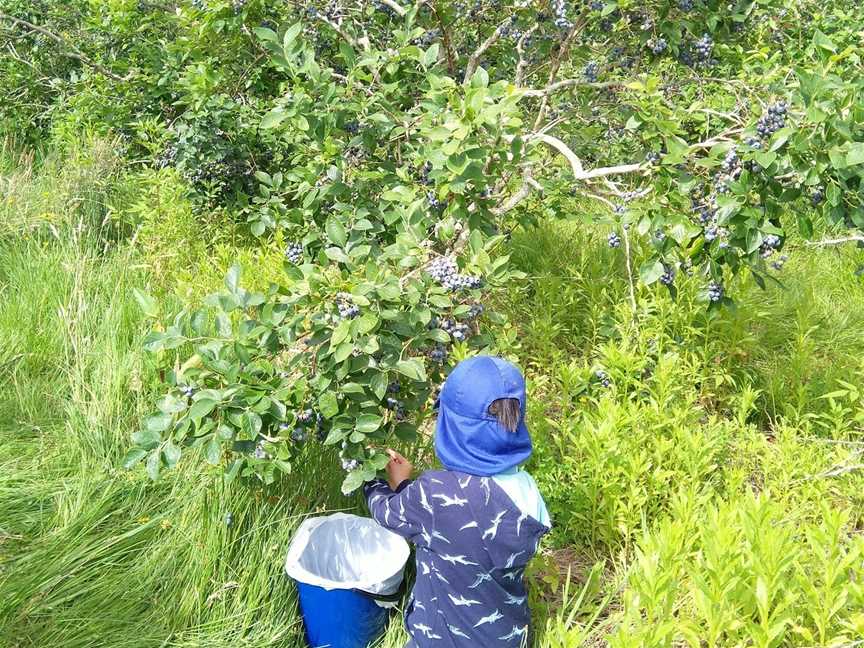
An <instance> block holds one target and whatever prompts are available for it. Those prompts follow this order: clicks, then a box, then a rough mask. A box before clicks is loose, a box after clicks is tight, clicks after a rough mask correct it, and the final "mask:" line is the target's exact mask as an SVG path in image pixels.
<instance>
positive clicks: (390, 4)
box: [380, 0, 408, 17]
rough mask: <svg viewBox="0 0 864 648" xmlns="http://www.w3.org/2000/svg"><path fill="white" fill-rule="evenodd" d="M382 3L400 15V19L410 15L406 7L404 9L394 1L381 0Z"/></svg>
mask: <svg viewBox="0 0 864 648" xmlns="http://www.w3.org/2000/svg"><path fill="white" fill-rule="evenodd" d="M380 2H381V4H385V5H387V6H388V7H390V8H391V9H392V10H393V11H395V12H396V13H397V14H399V16H400V17H404V16H405V14H406V13H408V10H407V9H405V7H403V6H402V5H400V4H399V3H397V2H394V1H393V0H380Z"/></svg>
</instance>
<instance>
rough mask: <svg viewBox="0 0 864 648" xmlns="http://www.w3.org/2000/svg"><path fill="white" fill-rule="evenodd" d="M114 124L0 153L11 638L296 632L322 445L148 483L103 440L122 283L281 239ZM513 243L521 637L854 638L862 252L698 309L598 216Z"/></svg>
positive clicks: (0, 321)
mask: <svg viewBox="0 0 864 648" xmlns="http://www.w3.org/2000/svg"><path fill="white" fill-rule="evenodd" d="M111 151H112V147H111V146H110V145H106V144H104V143H92V144H88V145H86V146H82V148H81V149H80V150H78V151H74V152H72V153H71V154H68V153H67V154H66V155H63V156H60V155H59V154H57V153H47V154H45V155H41V156H24V157H22V156H20V155H17V154H16V155H13V154H12V153H11V152H10V151H9V150H6V151H5V153H4V154H3V155H0V174H2V178H3V182H4V183H6V185H5V186H6V187H7V189H8V191H7V194H6V195H7V198H6V200H5V201H4V202H3V203H2V205H0V217H2V225H0V437H2V444H0V644H2V645H9V646H16V647H21V648H24V647H27V648H30V647H34V648H35V647H37V646H38V647H39V648H44V647H52V648H53V647H64V648H65V647H69V648H72V647H75V648H78V647H82V646H94V647H95V646H107V645H110V646H136V647H137V646H140V647H142V648H144V647H149V646H184V647H186V646H188V647H192V646H226V647H227V646H288V647H291V646H297V647H299V646H302V645H303V643H302V627H301V623H300V620H299V617H298V614H297V609H296V599H295V593H294V590H293V587H292V585H291V584H290V583H289V582H288V581H287V580H286V578H285V577H284V576H283V574H282V561H283V559H284V553H285V549H286V548H287V545H288V543H289V540H290V538H291V536H292V534H293V532H294V530H295V529H296V527H297V525H298V524H299V522H300V521H301V520H302V519H303V516H306V515H310V514H318V513H321V512H322V511H326V510H338V509H348V510H358V500H357V499H356V498H351V499H345V498H343V497H342V496H341V495H340V494H339V482H340V475H339V471H338V469H337V466H336V462H335V461H334V460H333V458H332V457H330V456H329V455H327V454H326V453H324V454H322V453H320V452H319V451H318V448H316V447H315V446H310V447H308V448H307V449H306V450H305V451H304V454H303V455H302V456H301V457H300V458H299V460H298V461H297V462H296V463H295V473H294V474H292V475H291V476H290V477H289V478H288V479H286V480H284V481H283V482H282V483H280V484H277V485H274V486H270V487H266V488H264V487H256V486H249V485H247V484H242V483H239V482H232V483H226V482H225V481H224V480H223V479H222V477H221V475H220V473H219V472H218V471H216V470H214V469H207V468H202V466H203V465H204V464H202V463H198V462H196V461H195V460H194V459H192V460H188V459H186V458H184V461H183V462H182V463H181V465H180V467H179V468H178V469H177V470H176V471H174V472H172V473H169V474H167V475H166V476H164V477H163V479H162V480H161V481H159V482H158V483H155V484H153V483H150V482H149V481H148V480H147V478H146V476H145V475H144V474H143V471H137V470H136V471H131V472H127V471H124V470H122V469H121V468H120V467H119V465H120V462H121V459H122V457H123V455H124V453H125V451H126V449H127V447H128V444H129V436H130V433H131V432H132V431H133V430H134V429H135V427H136V424H137V422H138V420H139V418H140V416H141V415H142V413H144V412H145V411H147V410H149V406H150V404H151V401H152V398H153V397H154V394H155V393H156V388H157V386H158V381H159V375H158V367H157V365H156V364H155V363H154V360H153V359H152V358H151V357H149V356H147V355H145V354H144V353H142V351H141V342H142V339H143V336H144V335H145V334H146V333H147V330H146V325H145V322H144V321H143V319H142V315H141V314H140V312H139V309H138V307H137V304H136V302H135V300H134V297H133V295H132V289H133V288H135V287H142V286H147V287H150V288H154V287H155V289H156V292H159V293H160V299H161V300H162V301H163V303H164V304H165V305H166V309H167V310H170V309H171V308H175V307H179V306H180V305H181V304H182V302H183V300H184V299H186V298H195V296H196V295H200V294H201V293H202V292H204V291H206V289H207V288H209V287H210V285H211V284H215V282H217V281H218V280H219V277H220V276H221V273H222V271H223V270H224V266H227V265H228V264H229V263H230V262H231V261H232V259H233V257H234V256H236V257H239V258H240V259H241V260H242V261H243V262H244V263H245V264H246V265H247V266H249V265H253V264H255V267H259V265H257V264H260V267H262V268H264V270H263V271H262V272H260V273H259V276H260V277H261V280H262V281H263V280H266V278H267V277H268V276H270V275H272V273H275V272H276V271H277V270H276V268H278V264H277V263H275V262H273V263H272V264H271V260H272V258H274V257H275V252H274V250H271V249H269V248H268V247H265V248H263V249H257V250H256V249H254V248H251V247H249V246H247V245H246V243H247V242H246V241H244V240H243V239H242V238H235V236H234V234H231V233H225V232H226V231H227V230H222V231H223V234H222V235H221V237H212V236H211V233H212V232H213V231H214V230H213V228H214V227H217V229H218V228H219V227H221V226H214V225H213V224H212V223H210V224H207V223H203V224H201V226H200V227H198V226H197V225H196V223H198V222H199V220H200V218H201V216H200V215H198V214H196V213H195V212H194V210H192V209H191V206H190V205H188V204H187V203H186V202H184V200H185V199H184V197H183V193H182V187H180V186H177V185H176V184H172V183H176V182H177V181H176V178H174V179H172V178H170V177H167V176H165V175H164V174H153V173H151V172H135V173H132V174H130V172H128V171H127V170H126V169H124V168H123V167H122V165H121V164H120V161H119V160H118V159H117V158H116V157H115V156H113V155H112V153H111ZM277 244H278V243H274V245H277ZM509 251H510V253H511V254H512V255H513V261H514V263H515V264H516V265H517V266H518V267H519V268H521V269H522V270H524V271H525V272H526V274H527V278H526V280H525V281H524V282H523V283H522V284H520V285H519V286H516V287H514V288H513V289H512V290H511V291H509V292H508V293H507V294H502V295H500V296H498V297H496V299H497V300H498V302H499V304H498V305H499V306H500V307H501V308H502V309H503V310H504V311H505V312H506V313H507V314H508V315H509V318H510V322H511V323H512V327H513V329H512V331H513V333H514V336H513V338H512V340H513V344H510V345H509V348H513V346H514V345H515V346H518V350H517V351H516V353H517V355H518V356H519V358H520V361H521V363H522V364H523V366H525V367H526V368H527V370H528V374H529V380H530V386H531V391H532V395H533V402H532V405H531V410H530V421H529V424H530V426H531V428H532V432H533V435H534V440H535V448H536V451H535V456H534V458H533V459H532V463H531V465H530V466H529V468H530V469H531V470H532V471H533V472H534V474H535V476H536V477H537V479H538V482H539V483H540V485H541V489H542V490H543V491H544V494H545V496H546V499H547V501H548V503H549V506H550V510H551V511H552V512H553V517H554V520H555V523H556V530H555V532H554V534H553V535H552V537H551V538H550V539H549V540H548V541H547V543H546V544H545V545H544V548H543V551H542V555H541V556H540V557H539V558H538V559H537V561H536V562H535V564H534V565H533V566H532V569H531V577H530V583H531V599H532V603H533V604H534V609H535V612H536V617H537V629H538V631H539V632H538V642H537V643H538V645H540V646H544V647H548V648H564V647H565V646H566V647H570V646H579V645H586V646H587V645H591V646H596V645H606V644H609V645H615V646H622V647H623V646H643V645H644V646H649V645H650V646H654V645H656V646H673V645H687V644H688V643H689V644H690V645H699V642H700V641H702V640H705V641H709V643H710V644H711V645H729V646H733V645H735V646H738V645H741V646H743V645H764V646H769V645H774V646H777V645H798V646H815V645H819V646H823V645H826V646H827V645H834V643H838V644H842V642H844V641H846V642H847V643H851V642H854V641H858V640H860V639H862V638H864V616H862V615H861V614H860V610H861V609H862V608H864V589H862V587H861V583H862V582H864V581H862V578H864V568H862V567H861V565H862V561H864V554H862V552H864V547H862V546H861V545H862V542H861V535H860V528H861V526H862V524H864V495H862V493H864V472H862V471H860V470H856V469H854V466H855V462H856V461H858V462H859V463H860V462H861V460H860V458H859V459H856V456H855V453H856V452H857V451H858V448H859V446H858V445H856V443H858V442H860V441H861V440H862V439H861V433H862V421H864V401H861V399H860V397H859V396H858V395H855V394H852V395H850V394H846V395H838V394H837V393H836V392H837V390H838V388H839V386H841V383H840V382H839V381H840V380H844V381H846V382H847V383H849V384H851V385H853V386H855V385H857V386H861V383H862V380H861V377H862V373H861V371H862V364H861V358H862V357H864V338H862V337H861V336H860V335H859V334H858V332H859V331H860V330H861V325H862V324H864V322H862V318H864V284H862V282H861V280H860V279H858V278H856V276H855V275H854V272H853V270H854V268H855V263H856V253H855V252H854V251H849V250H843V251H838V250H831V251H816V250H809V249H804V248H801V249H800V250H799V251H797V252H796V253H795V254H794V255H793V260H792V261H791V262H790V263H789V264H788V265H787V267H786V270H784V274H783V281H784V283H785V284H786V288H785V289H779V288H770V289H769V290H768V291H767V292H762V291H760V290H759V289H758V288H757V287H755V286H751V285H747V284H746V283H745V284H743V285H741V286H739V289H738V292H737V295H738V297H739V299H740V301H741V305H740V307H739V310H738V311H737V313H731V312H724V313H722V314H721V315H719V316H717V317H707V316H706V314H705V310H704V307H703V305H701V304H699V303H698V302H697V300H696V297H697V293H698V291H699V289H700V279H699V278H698V277H692V278H686V277H680V278H679V289H680V293H679V297H678V300H677V302H673V301H672V300H671V299H670V298H669V296H668V295H666V294H665V293H664V292H663V291H661V290H659V289H657V288H653V287H649V288H646V287H640V286H637V287H636V288H635V290H636V297H637V304H638V308H637V313H636V314H635V315H634V314H633V313H632V312H631V308H630V305H629V300H628V299H627V292H628V285H627V282H628V279H627V274H626V271H625V268H624V265H623V259H622V257H621V253H620V251H612V250H609V249H608V248H607V247H606V245H605V242H604V236H603V233H602V232H598V231H595V230H592V229H590V228H585V227H584V226H578V225H574V224H570V223H545V224H544V225H543V226H542V227H540V228H539V229H534V230H526V231H523V232H521V233H518V234H517V235H516V236H515V237H514V239H513V240H512V241H511V243H510V250H509ZM638 254H639V252H638V250H637V251H636V257H637V258H636V259H635V261H637V262H638ZM598 369H602V370H604V371H605V372H606V373H607V374H608V375H609V377H610V379H611V381H612V382H611V386H610V387H608V388H605V387H603V386H602V384H600V383H599V381H598V380H597V378H596V374H595V371H596V370H598ZM831 392H835V393H834V394H833V395H832V396H831V398H822V396H824V395H826V394H830V393H831ZM778 551H780V552H782V553H783V555H784V556H788V557H789V559H788V561H784V562H782V564H781V563H776V564H775V563H772V562H771V560H772V558H771V556H773V555H775V554H776V553H777V552H778ZM832 565H835V566H839V567H837V568H836V569H833V568H832V567H831V566H832ZM832 569H833V571H832ZM706 579H707V580H706ZM712 579H713V580H712ZM760 579H761V582H762V583H763V584H762V585H760V584H759V583H760ZM766 587H768V589H769V594H770V595H769V596H768V599H764V597H763V595H762V592H763V591H765V588H766ZM763 600H767V601H768V603H767V608H764V606H763V608H764V609H762V608H760V605H761V601H763ZM400 626H401V624H400V620H399V618H398V616H396V617H394V619H393V621H392V623H391V627H390V629H389V631H388V632H387V634H386V635H385V637H384V638H383V639H382V641H381V642H380V643H381V646H382V648H401V646H402V645H403V644H404V641H405V633H404V631H403V630H402V629H401V627H400ZM772 628H773V630H772ZM760 633H762V634H760ZM766 633H767V634H766ZM772 633H773V634H772ZM768 635H771V637H768V638H767V639H766V637H767V636H768Z"/></svg>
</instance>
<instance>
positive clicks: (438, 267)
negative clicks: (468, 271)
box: [426, 257, 483, 292]
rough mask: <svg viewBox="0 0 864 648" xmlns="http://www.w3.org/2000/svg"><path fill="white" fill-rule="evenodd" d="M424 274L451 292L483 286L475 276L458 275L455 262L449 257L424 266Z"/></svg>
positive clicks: (440, 258)
mask: <svg viewBox="0 0 864 648" xmlns="http://www.w3.org/2000/svg"><path fill="white" fill-rule="evenodd" d="M426 272H428V273H429V274H430V275H432V278H433V279H435V281H437V282H438V283H440V284H441V285H442V286H444V287H445V288H446V289H447V290H449V291H451V292H455V291H457V290H461V289H472V288H479V287H480V286H481V285H483V280H482V279H481V278H480V277H478V276H476V275H463V274H460V273H459V268H458V267H457V266H456V262H455V261H454V260H453V259H451V258H450V257H438V258H437V259H435V260H434V261H432V262H431V263H430V264H429V265H428V266H426Z"/></svg>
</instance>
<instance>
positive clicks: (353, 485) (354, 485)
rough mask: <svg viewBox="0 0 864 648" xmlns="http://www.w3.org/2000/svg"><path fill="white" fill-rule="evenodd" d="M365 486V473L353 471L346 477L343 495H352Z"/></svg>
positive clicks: (343, 484) (343, 483)
mask: <svg viewBox="0 0 864 648" xmlns="http://www.w3.org/2000/svg"><path fill="white" fill-rule="evenodd" d="M362 485H363V471H362V470H359V469H358V470H352V471H351V472H350V473H348V474H347V475H346V476H345V481H343V482H342V494H343V495H350V494H351V493H353V492H354V491H355V490H357V489H358V488H360V487H361V486H362Z"/></svg>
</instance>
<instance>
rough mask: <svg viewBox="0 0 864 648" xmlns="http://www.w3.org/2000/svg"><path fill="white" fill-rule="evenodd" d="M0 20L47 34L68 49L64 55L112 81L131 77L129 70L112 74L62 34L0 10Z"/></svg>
mask: <svg viewBox="0 0 864 648" xmlns="http://www.w3.org/2000/svg"><path fill="white" fill-rule="evenodd" d="M0 20H6V21H9V22H12V23H14V24H17V25H22V26H24V27H26V28H27V29H29V30H31V31H35V32H38V33H40V34H42V35H43V36H47V37H48V38H50V39H51V40H53V41H54V42H55V43H57V44H59V45H60V46H61V47H64V48H66V50H68V51H65V52H63V54H64V55H66V56H68V57H69V58H74V59H77V60H79V61H81V62H82V63H84V64H85V65H89V66H90V67H92V68H93V69H94V70H96V71H97V72H101V73H102V74H104V75H105V76H106V77H108V78H109V79H113V80H114V81H128V80H129V79H131V78H132V73H131V72H130V73H129V74H127V75H126V76H125V77H121V76H119V75H117V74H114V73H113V72H112V71H111V70H109V69H108V68H106V67H105V66H103V65H101V64H100V63H97V62H96V61H94V60H93V59H91V58H90V57H89V56H87V55H86V54H84V52H82V51H81V50H79V49H78V48H77V47H75V46H74V45H72V44H71V43H70V42H69V41H67V40H66V39H65V38H63V37H62V36H58V35H57V34H55V33H54V32H50V31H48V30H47V29H45V28H44V27H40V26H39V25H34V24H33V23H31V22H28V21H26V20H24V19H22V18H16V17H15V16H10V15H8V14H5V13H2V12H0Z"/></svg>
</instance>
